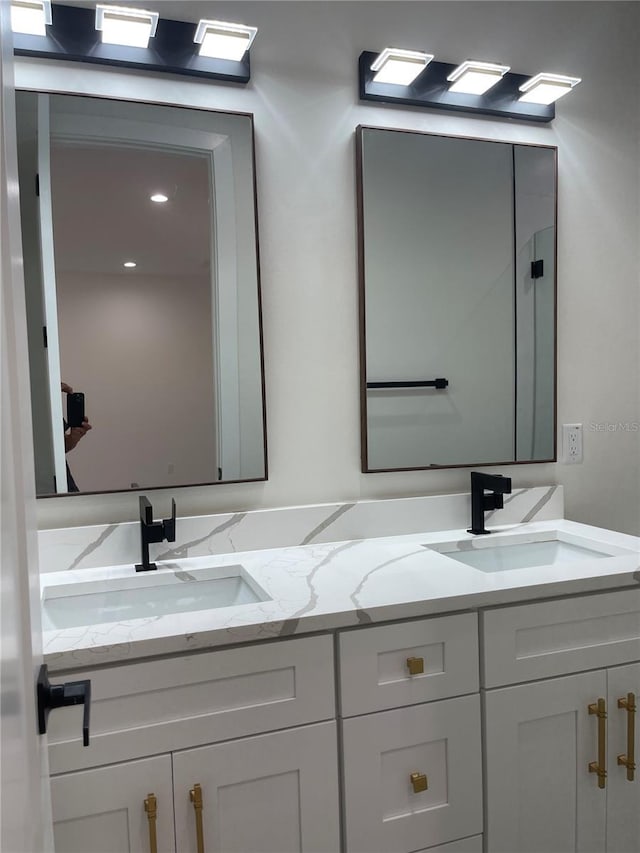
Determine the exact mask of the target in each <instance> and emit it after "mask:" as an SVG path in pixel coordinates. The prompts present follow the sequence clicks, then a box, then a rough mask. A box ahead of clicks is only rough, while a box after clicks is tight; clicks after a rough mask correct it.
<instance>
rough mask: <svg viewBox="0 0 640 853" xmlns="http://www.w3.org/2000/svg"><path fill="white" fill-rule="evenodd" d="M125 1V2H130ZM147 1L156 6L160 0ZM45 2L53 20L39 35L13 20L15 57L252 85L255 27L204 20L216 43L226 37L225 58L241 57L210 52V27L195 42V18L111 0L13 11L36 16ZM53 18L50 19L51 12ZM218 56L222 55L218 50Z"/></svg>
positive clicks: (25, 1) (23, 0)
mask: <svg viewBox="0 0 640 853" xmlns="http://www.w3.org/2000/svg"><path fill="white" fill-rule="evenodd" d="M0 2H2V3H4V2H6V0H0ZM115 2H117V0H115ZM123 2H124V3H125V4H126V2H127V0H123ZM142 2H149V4H150V5H153V3H154V2H155V0H142ZM158 3H159V0H158ZM43 5H45V6H49V7H50V9H52V16H53V23H52V24H51V25H50V26H46V25H43V24H40V25H39V29H38V33H39V34H38V35H34V34H33V32H32V31H30V32H25V31H20V32H17V31H16V27H17V22H16V20H14V26H13V29H14V35H13V51H14V53H15V54H16V56H31V57H36V58H39V59H62V60H64V61H65V62H90V63H96V64H98V65H109V66H111V67H114V66H115V67H119V68H123V67H124V68H127V69H131V68H135V69H140V70H142V71H152V72H159V73H161V74H182V75H187V76H189V77H200V78H205V79H207V80H224V81H225V82H228V83H240V84H241V85H243V84H245V83H248V82H249V79H250V77H251V67H250V57H249V49H248V48H249V45H250V44H251V42H252V41H253V37H254V36H255V34H256V31H257V30H256V28H255V27H245V26H243V25H242V24H227V23H224V22H218V21H207V22H201V24H203V23H206V24H209V25H212V27H213V28H212V27H211V26H210V28H209V30H210V32H209V36H210V37H211V38H213V40H214V41H215V40H216V38H218V37H220V38H221V37H222V36H223V35H225V36H226V42H227V47H226V49H225V53H224V55H225V56H227V57H231V56H238V57H240V58H239V59H233V58H227V59H217V58H215V59H214V58H212V56H210V55H205V54H206V53H208V52H209V50H208V47H209V44H210V38H209V36H207V34H206V32H205V28H203V32H202V38H203V42H202V43H201V44H195V43H194V39H193V36H194V32H195V31H196V25H195V24H194V23H193V21H172V20H168V19H166V18H160V17H159V15H158V13H157V12H152V11H146V10H143V9H135V8H129V7H128V6H126V5H122V6H118V5H111V4H110V3H108V2H107V3H98V4H97V5H96V6H94V7H91V8H88V7H87V6H76V5H66V4H65V2H64V0H63V2H62V4H61V5H58V3H56V2H54V3H53V4H52V5H51V3H50V0H12V13H13V7H14V6H15V7H16V15H18V14H19V13H21V12H24V11H25V10H26V11H27V12H29V13H30V14H34V12H33V10H34V8H35V7H41V6H43ZM176 5H179V4H176ZM48 20H49V22H50V21H51V15H49V17H48ZM43 26H45V27H46V29H43ZM223 30H224V33H223ZM205 36H207V37H206V38H205ZM229 43H231V44H232V45H234V48H235V50H232V49H231V48H229V46H228V44H229ZM199 48H201V51H200V53H199V52H198V50H199ZM211 53H212V54H213V51H211ZM216 55H217V56H220V55H222V54H221V53H220V52H219V51H218V52H217V54H216Z"/></svg>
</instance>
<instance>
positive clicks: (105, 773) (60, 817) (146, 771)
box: [51, 755, 175, 853]
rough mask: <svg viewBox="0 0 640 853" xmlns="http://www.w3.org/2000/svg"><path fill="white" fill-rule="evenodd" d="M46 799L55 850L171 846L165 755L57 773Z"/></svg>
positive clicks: (87, 852) (111, 852) (123, 851)
mask: <svg viewBox="0 0 640 853" xmlns="http://www.w3.org/2000/svg"><path fill="white" fill-rule="evenodd" d="M150 794H152V795H153V796H154V797H155V803H153V802H152V801H151V800H150V797H149V795H150ZM51 798H52V802H53V831H54V837H55V849H56V853H153V851H154V850H157V853H173V851H174V850H175V844H174V832H173V790H172V785H171V757H170V756H169V755H162V756H159V757H157V758H145V759H143V760H142V761H129V762H126V763H123V764H112V765H110V766H108V767H98V768H96V769H95V770H81V771H80V772H78V773H69V774H67V775H65V776H56V777H54V778H53V779H52V780H51ZM145 800H147V801H148V803H147V809H150V811H147V810H145ZM154 805H155V812H156V816H155V819H154V816H153V813H152V812H153V807H154ZM154 832H155V838H156V847H154V846H153V834H154Z"/></svg>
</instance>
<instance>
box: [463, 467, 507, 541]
mask: <svg viewBox="0 0 640 853" xmlns="http://www.w3.org/2000/svg"><path fill="white" fill-rule="evenodd" d="M485 490H486V491H489V492H491V494H490V495H485ZM510 494H511V477H503V476H502V474H483V473H482V472H480V471H472V472H471V527H470V528H469V529H468V530H467V533H475V534H476V536H478V535H481V534H484V533H491V531H490V530H485V526H484V514H485V511H486V510H489V509H502V507H503V506H504V501H503V498H502V496H503V495H510Z"/></svg>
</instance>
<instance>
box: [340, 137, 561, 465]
mask: <svg viewBox="0 0 640 853" xmlns="http://www.w3.org/2000/svg"><path fill="white" fill-rule="evenodd" d="M356 149H357V177H358V188H357V191H358V240H359V277H360V365H361V435H362V470H363V471H364V472H374V471H397V470H413V469H427V468H441V467H462V466H468V465H498V464H500V465H504V464H513V463H531V462H550V461H554V460H555V457H556V429H555V422H556V370H555V364H556V218H557V214H556V207H557V203H556V184H557V164H556V161H557V151H556V149H555V148H554V147H549V146H541V145H522V144H514V143H511V142H497V141H493V140H483V139H471V138H465V137H450V136H442V135H437V134H429V133H420V132H416V131H404V130H390V129H384V128H376V127H364V126H361V127H358V129H357V132H356Z"/></svg>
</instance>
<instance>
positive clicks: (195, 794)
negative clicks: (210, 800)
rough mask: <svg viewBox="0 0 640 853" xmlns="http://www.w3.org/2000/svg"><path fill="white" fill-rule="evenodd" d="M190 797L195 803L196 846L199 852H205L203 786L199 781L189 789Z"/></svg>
mask: <svg viewBox="0 0 640 853" xmlns="http://www.w3.org/2000/svg"><path fill="white" fill-rule="evenodd" d="M189 799H190V800H191V802H192V803H193V810H194V812H195V816H196V846H197V848H198V853H204V827H203V825H202V788H201V787H200V785H199V783H198V782H196V784H195V785H194V786H193V788H191V790H190V791H189Z"/></svg>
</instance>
